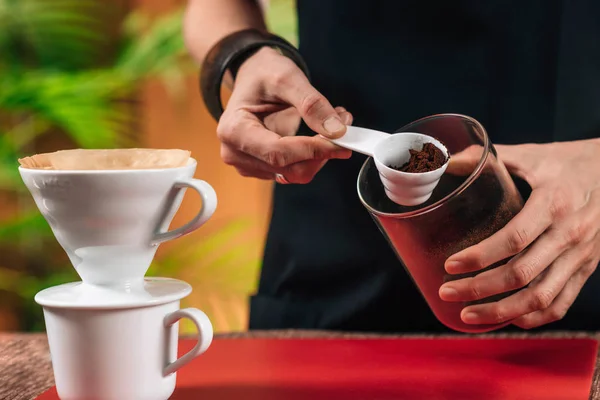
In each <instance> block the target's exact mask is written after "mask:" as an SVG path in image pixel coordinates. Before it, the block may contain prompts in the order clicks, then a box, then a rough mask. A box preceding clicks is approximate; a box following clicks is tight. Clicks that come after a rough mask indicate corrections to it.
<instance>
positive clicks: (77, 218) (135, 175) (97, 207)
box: [19, 159, 217, 288]
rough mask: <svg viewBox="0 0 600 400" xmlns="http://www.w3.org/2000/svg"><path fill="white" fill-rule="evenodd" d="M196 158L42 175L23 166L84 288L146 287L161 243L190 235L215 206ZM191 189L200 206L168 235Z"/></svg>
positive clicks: (44, 172)
mask: <svg viewBox="0 0 600 400" xmlns="http://www.w3.org/2000/svg"><path fill="white" fill-rule="evenodd" d="M195 170H196V160H194V159H190V160H189V162H188V164H187V165H185V166H183V167H177V168H161V169H128V170H42V169H28V168H23V167H19V172H20V174H21V177H22V178H23V182H24V183H25V185H26V186H27V188H28V189H29V191H30V192H31V195H32V196H33V199H34V200H35V203H36V205H37V206H38V209H39V210H40V212H41V213H42V215H43V216H44V218H45V219H46V221H48V224H49V225H50V228H51V229H52V232H53V233H54V236H55V237H56V240H57V241H58V242H59V244H60V245H61V246H62V247H63V249H64V250H65V252H66V253H67V255H68V256H69V259H70V260H71V263H72V264H73V267H74V268H75V269H76V270H77V273H78V274H79V276H80V277H81V280H82V281H83V282H84V283H85V284H92V285H101V286H110V287H120V288H131V287H132V286H134V285H143V284H144V276H145V274H146V271H147V270H148V268H149V267H150V264H151V263H152V260H153V258H154V255H155V253H156V250H157V248H158V245H159V244H160V243H162V242H165V241H168V240H171V239H176V238H178V237H180V236H183V235H186V234H188V233H191V232H192V231H194V230H196V229H198V228H199V227H200V226H202V225H203V224H204V223H205V222H207V221H208V220H209V219H210V218H211V216H212V215H213V213H214V212H215V209H216V207H217V195H216V193H215V191H214V189H213V188H212V187H211V186H210V184H208V183H207V182H204V181H202V180H199V179H194V178H193V175H194V172H195ZM186 188H189V189H192V190H194V191H195V192H197V193H198V194H199V195H200V197H201V199H202V205H201V207H200V210H199V211H198V213H197V214H196V215H195V216H194V217H193V218H192V219H191V220H190V221H189V222H188V223H186V224H184V225H183V226H181V227H178V228H176V229H173V230H169V231H167V229H168V227H169V225H170V223H171V221H172V220H173V217H174V216H175V213H176V212H177V210H178V209H179V206H180V205H181V202H182V200H183V195H184V191H185V189H186Z"/></svg>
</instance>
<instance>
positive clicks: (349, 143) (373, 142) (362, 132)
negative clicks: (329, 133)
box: [326, 125, 389, 157]
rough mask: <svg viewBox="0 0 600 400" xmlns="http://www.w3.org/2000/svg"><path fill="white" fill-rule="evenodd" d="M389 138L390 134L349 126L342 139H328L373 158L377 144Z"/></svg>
mask: <svg viewBox="0 0 600 400" xmlns="http://www.w3.org/2000/svg"><path fill="white" fill-rule="evenodd" d="M387 137H389V133H385V132H381V131H376V130H373V129H367V128H360V127H358V126H350V125H349V126H347V127H346V133H345V134H344V136H342V137H341V138H338V139H329V138H326V139H327V140H330V141H331V142H333V143H335V144H337V145H338V146H341V147H344V148H346V149H350V150H352V151H356V152H358V153H362V154H365V155H367V156H370V157H373V153H374V151H375V146H377V143H379V142H380V141H382V140H383V139H385V138H387Z"/></svg>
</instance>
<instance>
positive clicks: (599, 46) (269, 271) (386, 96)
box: [250, 0, 600, 331]
mask: <svg viewBox="0 0 600 400" xmlns="http://www.w3.org/2000/svg"><path fill="white" fill-rule="evenodd" d="M297 3H298V6H297V9H298V23H299V48H300V52H301V53H302V55H303V57H304V58H305V60H306V62H307V64H308V66H309V68H310V71H311V76H312V82H313V84H314V85H315V87H316V88H317V89H318V90H319V91H321V93H323V94H324V95H325V96H326V97H327V98H328V99H329V100H330V101H331V103H332V104H333V105H334V106H344V107H346V108H347V109H348V110H349V111H351V112H352V113H353V115H354V125H357V126H363V127H368V128H374V129H380V130H383V131H388V132H393V131H394V130H396V129H398V128H400V127H402V126H403V125H405V124H407V123H409V122H412V121H414V120H417V119H419V118H421V117H424V116H428V115H432V114H439V113H460V114H466V115H469V116H471V117H474V118H475V119H477V120H478V121H480V122H481V123H482V124H483V126H484V127H485V128H486V130H487V131H488V133H489V135H490V137H491V140H492V142H493V143H502V144H515V143H526V142H538V143H543V142H552V141H565V140H579V139H586V138H591V137H597V136H598V133H599V132H600V1H598V0H572V1H567V0H525V1H523V0H486V1H481V0H453V1H448V0H395V1H389V0H369V1H365V0H323V1H314V0H298V2H297ZM299 134H307V135H311V134H313V133H311V132H309V131H308V130H307V128H306V127H305V126H303V127H302V128H301V130H300V132H299ZM364 160H365V157H364V156H362V155H360V154H354V155H353V156H352V158H351V159H350V160H334V161H330V162H328V163H327V165H326V166H325V167H324V168H323V169H322V170H321V171H320V172H319V173H318V174H317V176H316V177H315V179H314V180H313V181H312V182H311V183H310V184H307V185H276V188H275V191H274V208H273V215H272V222H271V226H270V230H269V234H268V239H267V245H266V248H265V256H264V264H263V269H262V275H261V281H260V286H259V291H258V294H257V295H256V296H254V297H253V298H252V301H251V316H250V328H252V329H270V328H308V329H312V328H315V329H316V328H318V329H344V330H361V331H445V330H446V328H445V327H443V326H442V325H441V324H440V323H439V322H438V321H437V320H436V319H435V317H434V316H433V314H432V313H431V311H430V310H429V308H428V307H427V305H426V303H425V301H424V300H423V299H422V297H421V295H420V294H419V292H418V291H417V289H416V287H415V286H414V285H413V283H412V281H411V280H410V278H409V277H408V275H407V274H406V273H405V271H404V269H403V268H402V266H401V264H400V262H399V261H398V259H397V258H396V257H395V255H394V253H393V252H392V250H391V248H390V247H389V246H388V244H387V242H386V241H385V239H384V237H383V235H382V234H381V233H380V232H379V231H378V230H377V228H376V226H375V224H374V223H373V221H372V220H371V218H370V216H369V214H368V213H367V211H366V210H365V209H364V207H363V206H362V205H361V203H360V202H359V199H358V196H357V193H356V179H357V176H358V172H359V169H360V167H361V165H362V163H363V162H364ZM599 288H600V278H598V274H597V273H596V274H595V275H594V276H592V278H591V279H590V280H589V281H588V283H587V284H586V286H585V287H584V289H583V291H582V293H581V294H580V296H579V297H578V299H577V301H576V303H575V304H574V306H573V307H572V309H571V310H570V311H569V313H568V314H567V316H566V317H565V318H564V319H563V320H562V321H559V322H556V323H553V324H549V325H546V326H545V327H544V328H543V329H594V330H597V329H599V328H600V290H598V289H599ZM509 329H510V328H509Z"/></svg>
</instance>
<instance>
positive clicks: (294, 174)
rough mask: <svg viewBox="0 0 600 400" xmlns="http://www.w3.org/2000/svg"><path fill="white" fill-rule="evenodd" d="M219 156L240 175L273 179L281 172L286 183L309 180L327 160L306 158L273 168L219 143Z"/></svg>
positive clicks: (306, 181)
mask: <svg viewBox="0 0 600 400" xmlns="http://www.w3.org/2000/svg"><path fill="white" fill-rule="evenodd" d="M221 158H222V159H223V162H225V164H227V165H231V166H233V167H235V168H236V169H237V170H238V172H239V173H240V175H242V176H253V177H258V178H261V179H273V176H275V174H281V175H283V176H284V177H285V178H286V180H287V181H288V183H299V184H304V183H309V182H311V181H312V179H313V178H314V176H315V175H316V174H317V172H319V171H320V170H321V168H323V166H324V165H325V163H326V162H327V160H308V161H302V162H299V163H295V164H291V165H289V166H287V167H283V168H275V167H272V166H270V165H269V164H267V163H265V162H264V161H261V160H259V159H256V158H254V157H252V156H250V155H248V154H245V153H242V152H241V151H239V150H235V149H233V148H231V147H230V146H227V145H225V144H223V145H221ZM259 172H260V173H259Z"/></svg>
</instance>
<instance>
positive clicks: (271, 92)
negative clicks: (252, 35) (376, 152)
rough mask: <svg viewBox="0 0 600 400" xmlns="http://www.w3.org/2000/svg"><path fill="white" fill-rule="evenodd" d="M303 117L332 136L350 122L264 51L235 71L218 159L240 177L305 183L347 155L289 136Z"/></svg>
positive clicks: (317, 140) (320, 141) (284, 61)
mask: <svg viewBox="0 0 600 400" xmlns="http://www.w3.org/2000/svg"><path fill="white" fill-rule="evenodd" d="M300 118H303V119H304V121H305V122H306V124H307V125H308V127H310V128H311V129H312V130H313V131H315V132H316V133H318V134H321V135H323V136H327V137H331V138H337V137H340V136H342V135H343V134H344V133H345V131H346V125H350V124H351V123H352V115H351V114H350V113H349V112H347V111H346V110H345V109H344V108H343V107H337V108H335V109H334V108H333V107H332V106H331V104H330V103H329V102H328V101H327V99H326V98H325V97H323V95H321V94H320V93H319V92H318V91H317V90H316V89H315V88H314V87H312V86H311V84H310V83H309V81H308V79H307V78H306V76H305V75H304V73H303V72H302V70H301V69H300V68H298V67H297V66H296V64H295V63H294V62H293V61H292V60H290V59H289V58H287V57H285V56H283V55H281V54H279V53H278V52H276V51H275V50H273V49H271V48H267V47H266V48H263V49H261V50H259V51H258V52H257V53H256V54H255V55H253V56H252V57H250V58H249V59H248V60H246V62H244V64H242V67H241V68H240V69H239V71H238V74H237V77H236V81H235V85H234V89H233V93H232V95H231V98H230V100H229V103H228V104H227V108H226V110H225V112H224V113H223V116H222V117H221V120H220V121H219V126H218V128H217V135H218V137H219V139H220V140H221V158H222V159H223V161H224V162H225V163H226V164H228V165H232V166H234V167H235V168H236V169H237V171H238V172H239V173H240V174H241V175H242V176H252V177H256V178H259V179H274V177H275V175H276V174H282V175H283V176H284V177H285V178H286V179H287V181H288V182H290V183H308V182H310V181H311V180H312V178H313V177H314V175H315V174H316V173H317V172H318V171H319V170H320V169H321V168H322V167H323V165H325V163H326V162H327V160H329V159H333V158H339V159H346V158H349V157H350V156H351V155H352V152H351V151H350V150H347V149H343V148H341V147H339V146H337V145H335V144H333V143H331V142H330V141H328V140H326V139H324V138H322V137H319V136H312V137H308V136H294V135H295V133H296V131H297V130H298V126H299V124H300Z"/></svg>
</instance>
